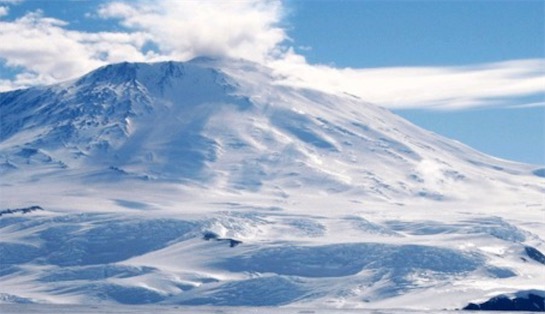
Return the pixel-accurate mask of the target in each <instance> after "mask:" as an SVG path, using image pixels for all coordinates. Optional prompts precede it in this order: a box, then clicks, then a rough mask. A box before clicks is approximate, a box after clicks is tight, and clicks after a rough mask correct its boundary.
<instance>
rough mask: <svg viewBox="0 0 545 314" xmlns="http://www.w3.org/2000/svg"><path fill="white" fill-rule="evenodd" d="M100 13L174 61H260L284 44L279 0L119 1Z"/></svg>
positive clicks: (285, 37)
mask: <svg viewBox="0 0 545 314" xmlns="http://www.w3.org/2000/svg"><path fill="white" fill-rule="evenodd" d="M99 14H100V16H101V17H103V18H117V19H119V20H120V23H121V24H122V25H123V26H125V27H126V28H128V29H130V30H139V31H142V32H145V33H147V34H150V35H151V36H152V38H153V41H154V42H155V43H156V44H157V46H158V47H159V48H160V50H161V52H162V54H163V55H166V56H168V57H170V58H172V59H177V60H187V59H191V58H193V57H196V56H202V55H206V56H222V57H234V58H243V59H248V60H252V61H258V62H262V61H264V60H266V59H267V58H269V57H271V54H274V53H275V51H276V50H277V49H278V48H279V45H280V44H281V43H282V42H283V41H284V40H286V39H287V36H286V34H285V31H284V30H283V29H282V28H280V27H279V26H277V24H278V23H279V22H280V21H281V19H282V3H281V2H280V1H279V0H273V1H271V0H269V1H259V0H245V1H242V0H240V1H210V0H208V1H177V0H163V1H139V2H121V1H117V2H113V3H110V4H108V5H105V6H103V7H102V8H101V9H100V10H99Z"/></svg>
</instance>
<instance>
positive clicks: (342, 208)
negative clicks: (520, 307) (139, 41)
mask: <svg viewBox="0 0 545 314" xmlns="http://www.w3.org/2000/svg"><path fill="white" fill-rule="evenodd" d="M0 113H1V114H0V156H1V158H2V159H1V160H0V184H1V189H0V193H1V194H0V280H1V282H2V285H1V286H0V303H25V302H52V303H99V302H108V303H122V304H141V303H158V302H162V303H176V304H191V305H202V304H212V305H245V306H246V305H258V306H264V305H270V306H275V305H297V306H311V307H313V306H320V307H323V306H329V307H372V308H385V307H386V308H392V307H393V308H397V307H410V308H435V309H439V308H462V307H464V306H466V305H467V304H468V303H469V302H473V301H478V300H483V299H488V298H490V297H491V296H495V295H499V294H502V293H515V292H516V291H528V290H532V291H534V290H540V289H541V290H543V289H542V288H543V287H542V283H543V282H545V277H544V273H545V272H543V267H544V266H543V262H542V259H541V257H542V255H543V253H542V252H545V241H544V239H545V233H544V230H545V221H544V218H543V217H544V215H545V200H544V198H543V195H544V194H545V181H544V179H543V175H542V172H543V171H542V170H543V169H538V168H537V167H534V166H530V165H523V164H517V163H513V162H509V161H505V160H499V159H496V158H493V157H490V156H486V155H483V154H481V153H479V152H476V151H474V150H472V149H471V148H469V147H466V146H464V145H463V144H461V143H457V142H454V141H451V140H448V139H445V138H442V137H440V136H438V135H435V134H433V133H430V132H428V131H425V130H423V129H420V128H418V127H416V126H414V125H412V124H410V123H409V122H407V121H405V120H403V119H401V118H399V117H398V116H396V115H394V114H392V113H390V112H389V111H387V110H385V109H382V108H380V107H377V106H374V105H372V104H368V103H366V102H364V101H362V100H360V99H357V98H355V97H353V96H350V95H344V94H339V95H332V94H326V93H323V92H320V91H319V90H311V89H300V88H296V87H293V86H289V85H286V84H285V83H283V80H282V77H279V76H278V75H276V74H275V73H274V71H272V70H271V69H268V68H264V67H262V66H260V65H257V64H253V63H249V62H246V61H240V60H211V59H204V58H200V59H195V60H193V61H190V62H186V63H180V62H162V63H154V64H144V63H121V64H115V65H109V66H106V67H103V68H100V69H97V70H96V71H94V72H91V73H89V74H88V75H85V76H83V77H81V78H79V79H77V80H74V81H70V82H66V83H63V84H59V85H54V86H48V87H41V88H32V89H27V90H18V91H13V92H7V93H1V94H0ZM34 205H39V206H40V207H36V206H34ZM30 208H32V210H30ZM36 208H39V209H41V210H34V209H36ZM211 235H213V236H211Z"/></svg>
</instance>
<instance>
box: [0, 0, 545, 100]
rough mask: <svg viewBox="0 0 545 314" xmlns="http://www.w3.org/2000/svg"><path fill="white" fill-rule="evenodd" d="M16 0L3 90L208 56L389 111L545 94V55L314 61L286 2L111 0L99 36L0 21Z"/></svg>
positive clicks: (55, 23)
mask: <svg viewBox="0 0 545 314" xmlns="http://www.w3.org/2000/svg"><path fill="white" fill-rule="evenodd" d="M3 2H4V3H7V2H6V1H5V0H4V1H2V0H0V3H3ZM10 2H14V1H10ZM12 4H13V3H11V4H6V5H3V6H0V42H1V43H2V45H0V61H1V60H3V61H4V63H5V65H6V66H8V67H11V68H13V69H20V71H19V74H17V75H16V76H15V77H5V76H4V77H2V76H1V75H0V77H2V79H1V80H0V90H9V89H13V88H18V87H24V86H29V85H35V84H48V83H54V82H58V81H62V80H66V79H69V78H73V77H76V76H79V75H82V74H84V73H85V72H87V71H90V70H92V69H93V68H96V67H98V66H101V65H103V64H106V63H112V62H119V61H158V60H166V59H173V60H181V61H185V60H188V59H191V58H193V57H196V56H201V55H206V56H217V57H231V58H243V59H248V60H251V61H254V62H259V63H262V64H265V65H267V66H269V67H271V68H273V69H274V70H275V71H276V72H277V73H279V74H281V75H279V77H283V79H282V81H279V83H281V84H290V85H294V86H300V87H305V88H315V89H320V90H325V91H328V92H335V93H338V92H341V93H342V92H344V93H349V94H352V95H356V96H358V97H360V98H362V99H364V100H366V101H370V102H374V103H377V104H379V105H382V106H385V107H389V108H430V109H432V108H433V109H458V108H467V107H475V106H506V105H507V106H509V105H512V104H513V102H512V101H510V100H512V99H514V98H517V97H528V96H534V97H535V96H536V95H545V59H530V60H513V61H508V62H497V63H488V64H476V65H468V66H463V67H453V66H445V67H390V68H373V69H352V68H343V69H339V68H335V67H332V66H326V65H316V64H309V63H308V62H307V61H306V60H305V58H304V57H303V56H302V55H299V54H296V53H295V52H294V51H293V49H290V48H289V44H297V43H296V42H292V41H291V39H290V38H289V37H288V35H287V31H286V29H285V28H283V27H282V25H285V24H286V23H285V21H284V19H285V18H286V8H285V6H284V5H283V3H282V1H280V0H240V1H176V0H159V1H150V0H138V1H121V0H118V1H110V2H108V3H105V4H102V5H101V6H100V7H98V8H97V10H96V11H95V12H89V14H87V15H86V16H87V18H89V19H104V20H108V21H117V24H118V27H117V29H116V30H115V31H109V32H94V33H90V32H83V31H78V30H74V29H73V28H71V27H70V25H69V24H68V23H67V22H66V21H62V20H59V19H55V18H51V17H47V16H44V14H43V13H42V12H41V11H35V12H30V13H27V14H26V15H24V16H21V17H18V18H17V19H12V20H10V21H7V20H5V19H2V15H4V16H5V15H7V14H8V13H9V10H8V7H7V6H8V5H12ZM2 8H4V9H2ZM90 22H100V21H97V20H91V21H90ZM308 49H311V47H308ZM0 74H1V73H0ZM530 105H534V104H530ZM528 106H529V105H528Z"/></svg>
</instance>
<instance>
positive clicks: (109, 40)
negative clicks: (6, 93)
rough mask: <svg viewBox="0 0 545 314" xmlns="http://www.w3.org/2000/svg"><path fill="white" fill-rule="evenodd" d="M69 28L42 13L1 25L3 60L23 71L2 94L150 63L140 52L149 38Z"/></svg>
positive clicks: (1, 87)
mask: <svg viewBox="0 0 545 314" xmlns="http://www.w3.org/2000/svg"><path fill="white" fill-rule="evenodd" d="M66 26H67V23H66V22H64V21H61V20H58V19H54V18H49V17H45V16H43V13H42V12H40V11H36V12H31V13H27V14H26V15H24V16H23V17H21V18H18V19H16V20H15V21H0V42H1V43H6V44H2V45H0V58H2V59H4V60H5V63H6V65H7V66H10V67H16V68H22V69H24V71H23V72H22V73H21V74H19V75H18V76H16V77H15V78H14V79H13V80H12V81H11V83H10V84H2V85H0V90H8V89H12V88H14V87H25V86H30V85H36V84H50V83H55V82H58V81H62V80H66V79H70V78H73V77H76V76H79V75H82V74H84V73H86V72H88V71H90V70H93V69H94V68H96V67H98V66H101V65H104V64H106V63H111V62H120V61H124V60H127V59H128V60H132V61H146V60H147V56H146V55H144V54H143V53H142V52H141V49H140V48H141V47H142V46H143V45H144V44H145V42H146V40H147V38H148V35H146V34H143V33H140V32H133V33H108V32H103V33H85V32H79V31H72V30H68V29H67V28H66ZM4 82H5V81H4Z"/></svg>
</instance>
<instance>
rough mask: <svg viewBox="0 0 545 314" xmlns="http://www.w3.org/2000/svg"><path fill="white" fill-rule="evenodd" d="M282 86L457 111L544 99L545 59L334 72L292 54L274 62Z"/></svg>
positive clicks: (399, 105) (397, 105)
mask: <svg viewBox="0 0 545 314" xmlns="http://www.w3.org/2000/svg"><path fill="white" fill-rule="evenodd" d="M274 68H275V69H277V71H279V73H281V74H283V75H285V76H287V78H285V79H284V80H283V82H282V83H284V84H289V85H296V86H301V87H306V88H318V89H321V90H326V91H329V92H346V93H349V94H352V95H355V96H358V97H360V98H362V99H365V100H366V101H369V102H374V103H377V104H380V105H382V106H385V107H388V108H396V109H401V108H428V109H461V108H467V107H483V106H505V105H507V104H509V103H510V101H511V100H512V98H516V97H523V96H535V95H544V96H545V59H531V60H514V61H507V62H497V63H488V64H478V65H469V66H463V67H460V66H458V67H455V66H450V67H448V66H446V67H392V68H374V69H350V68H345V69H337V68H333V67H330V66H325V65H309V64H308V63H307V62H305V60H304V59H303V58H302V57H300V56H299V57H298V56H294V57H292V58H289V60H288V61H286V59H283V60H277V61H275V64H274Z"/></svg>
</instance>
